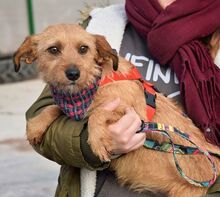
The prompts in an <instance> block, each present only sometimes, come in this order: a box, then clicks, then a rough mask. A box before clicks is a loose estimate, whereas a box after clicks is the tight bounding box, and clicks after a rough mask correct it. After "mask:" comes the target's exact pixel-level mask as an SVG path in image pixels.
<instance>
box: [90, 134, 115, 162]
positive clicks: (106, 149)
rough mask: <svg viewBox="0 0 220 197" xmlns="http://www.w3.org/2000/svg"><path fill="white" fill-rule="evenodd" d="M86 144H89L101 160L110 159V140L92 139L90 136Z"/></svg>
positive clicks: (106, 160) (107, 160)
mask: <svg viewBox="0 0 220 197" xmlns="http://www.w3.org/2000/svg"><path fill="white" fill-rule="evenodd" d="M88 144H90V146H91V149H92V151H93V153H94V154H95V155H97V156H98V157H99V159H100V160H101V161H103V162H109V161H111V156H112V154H111V146H112V144H111V142H110V141H109V140H106V139H105V140H104V139H102V140H97V139H96V140H93V139H91V138H89V139H88Z"/></svg>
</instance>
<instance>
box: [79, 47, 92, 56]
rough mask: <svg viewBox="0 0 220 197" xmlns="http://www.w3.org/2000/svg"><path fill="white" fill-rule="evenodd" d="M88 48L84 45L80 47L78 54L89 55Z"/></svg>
mask: <svg viewBox="0 0 220 197" xmlns="http://www.w3.org/2000/svg"><path fill="white" fill-rule="evenodd" d="M88 48H89V47H88V46H85V45H82V46H80V47H79V50H78V52H79V54H82V55H83V54H86V53H87V51H88Z"/></svg>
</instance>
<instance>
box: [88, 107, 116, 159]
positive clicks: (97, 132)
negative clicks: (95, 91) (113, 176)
mask: <svg viewBox="0 0 220 197" xmlns="http://www.w3.org/2000/svg"><path fill="white" fill-rule="evenodd" d="M119 118H120V116H119V114H118V113H117V112H110V111H106V110H104V109H102V108H97V109H96V110H94V111H92V113H91V114H90V117H89V121H88V133H89V138H88V143H89V144H90V146H91V148H92V150H93V152H94V153H95V154H96V155H97V156H98V157H99V158H100V159H101V160H102V161H110V157H111V150H112V141H111V138H110V136H109V135H108V130H107V126H108V125H109V124H110V123H113V122H116V121H117V120H118V119H119ZM110 120H111V122H109V121H110Z"/></svg>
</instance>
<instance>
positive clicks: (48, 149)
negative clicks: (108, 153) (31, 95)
mask: <svg viewBox="0 0 220 197" xmlns="http://www.w3.org/2000/svg"><path fill="white" fill-rule="evenodd" d="M51 104H54V101H53V98H52V97H51V94H50V90H49V87H48V86H46V87H45V89H44V90H43V92H42V93H41V95H40V97H39V98H38V99H37V101H36V102H35V103H34V104H33V105H32V106H31V107H30V108H29V109H28V111H27V112H26V119H27V120H28V119H30V118H32V117H34V116H36V115H37V114H39V113H40V112H41V111H42V110H43V109H44V108H45V107H47V106H48V105H51ZM87 138H88V132H87V120H84V121H73V120H71V119H70V118H68V117H67V116H65V115H61V116H60V117H59V118H57V119H56V120H55V121H54V122H53V123H52V124H51V125H50V127H49V128H48V129H47V131H46V133H45V135H44V137H43V139H42V142H41V143H40V144H38V145H36V146H34V149H35V150H36V151H37V152H38V153H39V154H41V155H43V156H44V157H46V158H48V159H50V160H53V161H55V162H57V163H58V164H61V165H63V164H65V165H70V166H74V167H86V168H88V169H91V170H97V169H103V168H106V167H108V165H109V163H102V162H101V161H100V160H99V159H98V158H97V157H96V156H95V155H94V154H93V152H92V151H91V149H90V146H89V145H88V144H87Z"/></svg>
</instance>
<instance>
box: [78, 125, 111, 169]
mask: <svg viewBox="0 0 220 197" xmlns="http://www.w3.org/2000/svg"><path fill="white" fill-rule="evenodd" d="M87 141H88V127H87V123H86V124H85V125H84V128H83V130H82V132H81V134H80V149H81V151H82V154H83V157H84V160H85V161H86V162H87V163H88V164H89V165H90V166H91V167H93V168H95V169H104V168H107V167H109V164H110V162H102V161H101V160H100V159H99V158H98V157H97V156H96V155H95V154H94V153H93V151H92V150H91V147H90V146H89V144H88V143H87Z"/></svg>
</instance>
